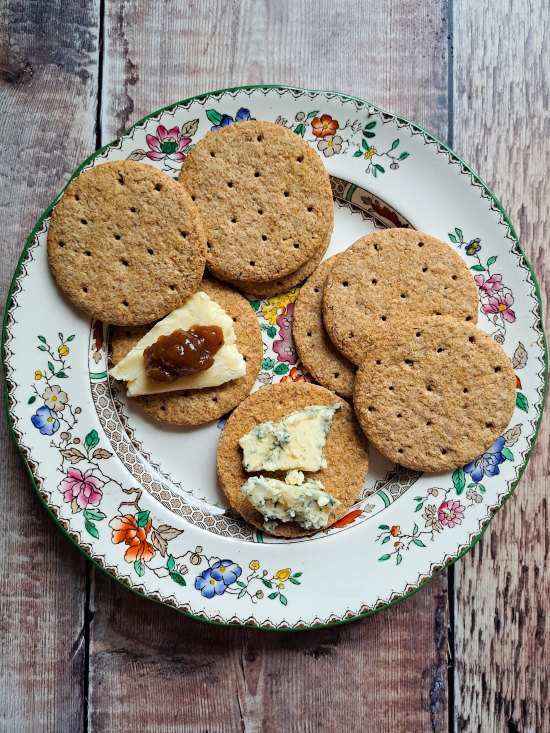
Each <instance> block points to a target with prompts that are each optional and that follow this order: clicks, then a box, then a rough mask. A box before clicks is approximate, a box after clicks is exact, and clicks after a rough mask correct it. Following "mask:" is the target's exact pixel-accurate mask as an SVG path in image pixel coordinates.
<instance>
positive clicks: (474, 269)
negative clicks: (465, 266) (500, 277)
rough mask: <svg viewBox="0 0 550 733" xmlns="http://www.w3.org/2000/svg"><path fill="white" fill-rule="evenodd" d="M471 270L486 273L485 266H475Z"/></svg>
mask: <svg viewBox="0 0 550 733" xmlns="http://www.w3.org/2000/svg"><path fill="white" fill-rule="evenodd" d="M470 270H473V271H474V272H485V268H484V267H483V265H474V266H473V267H470Z"/></svg>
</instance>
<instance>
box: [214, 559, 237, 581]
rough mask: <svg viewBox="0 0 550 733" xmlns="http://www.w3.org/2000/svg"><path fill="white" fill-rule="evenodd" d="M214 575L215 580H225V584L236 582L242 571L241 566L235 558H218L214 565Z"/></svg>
mask: <svg viewBox="0 0 550 733" xmlns="http://www.w3.org/2000/svg"><path fill="white" fill-rule="evenodd" d="M210 570H211V571H212V577H213V578H215V580H223V582H224V583H225V585H231V583H234V582H235V581H236V580H237V578H238V577H239V575H240V574H241V573H242V570H241V568H240V567H239V566H238V565H237V564H236V563H234V562H233V560H217V561H216V562H215V563H214V564H213V565H212V567H211V568H210Z"/></svg>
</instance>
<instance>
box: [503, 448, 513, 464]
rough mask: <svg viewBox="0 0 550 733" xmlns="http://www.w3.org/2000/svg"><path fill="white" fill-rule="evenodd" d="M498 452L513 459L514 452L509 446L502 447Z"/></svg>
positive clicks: (510, 459)
mask: <svg viewBox="0 0 550 733" xmlns="http://www.w3.org/2000/svg"><path fill="white" fill-rule="evenodd" d="M500 452H501V453H502V455H503V456H504V457H505V458H507V459H508V460H509V461H513V460H514V454H513V453H512V451H511V450H510V449H509V448H503V449H502V450H501V451H500Z"/></svg>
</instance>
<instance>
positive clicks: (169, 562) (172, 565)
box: [166, 555, 176, 573]
mask: <svg viewBox="0 0 550 733" xmlns="http://www.w3.org/2000/svg"><path fill="white" fill-rule="evenodd" d="M175 567H176V561H175V560H174V558H173V556H172V555H168V560H167V561H166V568H167V570H168V572H169V573H171V572H172V570H174V568H175Z"/></svg>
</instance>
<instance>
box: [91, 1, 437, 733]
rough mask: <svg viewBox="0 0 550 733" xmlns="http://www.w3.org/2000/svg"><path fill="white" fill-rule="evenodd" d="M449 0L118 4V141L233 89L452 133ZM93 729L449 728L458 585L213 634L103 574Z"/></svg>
mask: <svg viewBox="0 0 550 733" xmlns="http://www.w3.org/2000/svg"><path fill="white" fill-rule="evenodd" d="M446 11H447V7H446V2H445V1H444V0H440V1H439V2H436V3H433V2H413V0H408V1H407V2H391V3H385V4H383V5H381V6H378V7H377V6H376V5H373V4H366V3H362V2H360V1H359V0H354V1H353V2H343V1H342V0H332V1H331V2H329V1H328V0H323V1H322V2H317V3H314V4H312V3H306V2H296V0H279V1H278V2H271V3H263V2H237V1H236V0H211V1H209V2H208V3H204V2H188V3H177V2H164V3H160V4H159V3H138V2H135V1H133V2H113V3H110V4H109V6H108V15H107V18H106V23H105V33H106V41H105V56H106V58H105V65H104V74H103V83H104V97H103V104H102V111H103V113H102V129H103V141H104V142H105V141H107V140H109V139H110V138H112V137H113V136H114V135H115V134H116V133H117V132H118V131H119V130H120V129H122V128H125V127H127V126H128V124H130V123H131V122H133V121H134V120H136V119H138V118H139V117H141V116H142V115H144V114H146V113H147V112H149V111H151V110H153V109H155V108H157V107H160V106H162V105H165V104H168V103H170V102H173V101H175V100H177V99H182V98H184V97H186V96H190V95H193V94H197V93H200V92H204V91H205V90H208V89H216V88H220V87H224V86H230V85H235V84H246V83H259V82H266V83H267V82H276V83H283V84H285V83H286V84H290V85H298V86H309V87H312V88H329V89H331V88H332V89H342V90H346V91H350V92H352V93H354V94H357V95H358V96H363V97H367V98H369V99H371V100H372V101H375V102H378V103H379V104H382V105H386V106H387V107H388V108H390V109H394V110H399V112H401V113H402V114H404V115H406V116H410V117H412V118H414V119H415V120H418V121H419V122H420V123H422V124H425V125H426V126H427V127H429V128H431V129H432V130H434V131H435V132H436V134H438V135H440V136H445V135H446V130H447V107H446V103H447V55H446V54H447V23H446ZM94 584H95V590H94V594H93V598H94V601H93V602H94V612H95V616H94V620H93V624H92V629H91V645H90V679H91V704H90V709H91V718H90V729H91V730H93V731H96V732H99V731H108V730H121V729H122V728H125V729H126V728H130V727H143V725H144V724H145V723H146V722H147V721H149V723H150V725H151V726H152V727H154V729H155V730H156V731H159V733H164V732H167V731H199V730H201V731H202V730H209V731H221V730H223V731H234V730H235V731H240V730H246V731H259V730H262V731H276V730H281V725H283V721H284V729H285V730H288V731H300V732H301V731H309V730H311V731H313V730H327V731H333V730H344V729H345V730H361V729H363V728H364V726H365V721H367V727H368V728H369V729H371V730H386V729H388V730H395V731H400V732H401V731H409V730H431V731H446V730H447V697H446V692H447V690H446V674H447V656H446V652H447V613H448V611H447V600H446V599H447V590H446V589H447V586H446V578H445V576H444V575H441V576H439V577H438V578H437V579H436V580H434V581H433V582H432V583H431V584H430V585H429V586H428V588H426V589H424V590H423V591H422V592H421V593H419V594H417V595H416V596H414V597H413V598H411V599H409V600H407V601H406V602H404V603H403V604H401V605H398V606H396V607H394V608H392V609H390V610H388V611H385V612H384V613H382V614H379V615H377V616H375V617H373V618H371V619H367V620H365V621H363V622H360V623H355V624H351V625H348V626H345V627H340V628H335V629H331V630H325V631H318V632H308V633H304V634H298V635H292V634H279V633H277V634H261V633H259V632H251V631H245V630H229V629H218V628H215V627H212V626H204V625H201V624H198V623H196V622H193V621H189V620H187V619H185V618H183V617H180V616H178V615H176V614H175V613H174V612H172V611H170V610H168V609H165V608H161V607H159V606H154V605H151V604H148V603H147V602H145V601H143V600H141V599H139V598H137V597H135V596H133V595H131V594H130V593H128V592H127V591H125V590H124V589H122V588H120V587H118V586H116V585H115V584H114V583H113V582H112V581H109V580H108V579H107V578H105V577H104V576H103V575H101V574H98V573H95V577H94Z"/></svg>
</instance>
